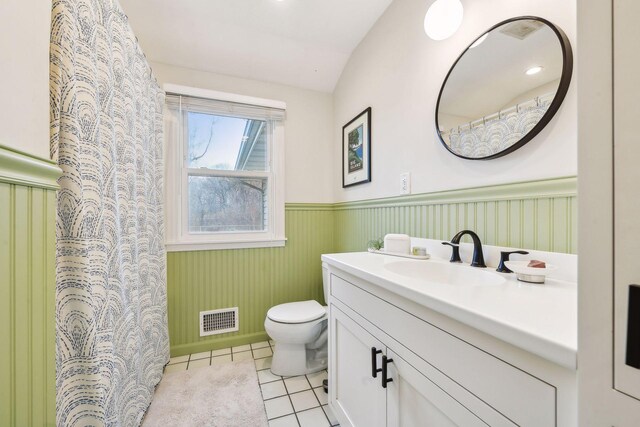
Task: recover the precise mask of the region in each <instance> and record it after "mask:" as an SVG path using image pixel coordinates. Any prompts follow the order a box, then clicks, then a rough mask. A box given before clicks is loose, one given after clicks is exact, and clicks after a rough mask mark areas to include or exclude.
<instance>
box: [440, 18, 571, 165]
mask: <svg viewBox="0 0 640 427" xmlns="http://www.w3.org/2000/svg"><path fill="white" fill-rule="evenodd" d="M522 20H533V21H540V22H542V23H544V24H545V25H547V26H548V27H549V28H551V29H552V30H553V32H554V33H555V34H556V36H557V37H558V41H559V42H560V46H561V48H562V74H561V76H560V84H559V85H558V91H557V92H556V95H555V96H554V98H553V101H551V104H550V105H549V108H548V109H547V111H546V112H545V113H544V115H543V116H542V118H541V119H540V121H539V122H538V123H536V125H535V126H534V127H533V128H532V129H531V130H530V131H529V132H528V133H527V134H526V135H525V136H523V137H522V138H520V140H519V141H518V142H516V143H515V144H513V145H512V146H511V147H509V148H507V149H505V150H502V151H500V152H499V153H495V154H492V155H490V156H486V157H466V156H462V155H460V154H457V153H455V152H453V151H452V150H451V149H450V148H449V146H448V145H447V144H446V143H445V142H444V139H443V138H442V134H441V133H440V125H439V123H438V110H439V109H440V98H441V97H442V92H443V91H444V87H445V86H446V84H447V81H448V80H449V76H450V75H451V72H452V71H453V70H454V68H455V67H456V65H457V64H458V62H459V61H460V59H461V58H462V57H463V56H464V54H465V53H466V52H467V51H468V50H469V48H470V47H471V45H472V44H474V43H475V42H476V41H477V40H478V39H479V38H480V37H482V36H483V35H485V34H487V33H489V32H491V31H493V30H495V29H496V28H498V27H501V26H503V25H505V24H508V23H510V22H514V21H522ZM572 73H573V50H572V49H571V43H570V42H569V38H567V35H566V34H565V33H564V31H562V30H561V29H560V28H558V27H557V26H555V25H554V24H553V23H551V22H550V21H548V20H546V19H544V18H540V17H538V16H518V17H515V18H509V19H506V20H504V21H502V22H499V23H497V24H496V25H494V26H492V27H491V28H489V29H488V30H486V31H484V32H483V33H482V34H480V35H479V36H478V37H477V38H476V39H475V40H473V41H472V42H471V43H469V46H467V48H466V49H465V50H463V51H462V53H461V54H460V55H459V56H458V58H457V59H456V60H455V62H454V63H453V65H452V66H451V68H450V69H449V72H448V73H447V76H446V77H445V78H444V82H442V86H441V87H440V93H438V102H437V103H436V114H435V116H436V117H435V122H436V133H437V134H438V138H439V139H440V142H441V143H442V145H443V146H444V147H445V148H446V149H447V151H449V152H450V153H451V154H453V155H454V156H457V157H460V158H462V159H466V160H491V159H497V158H498V157H502V156H506V155H507V154H509V153H512V152H514V151H516V150H517V149H518V148H521V147H522V146H523V145H525V144H526V143H527V142H529V141H531V140H532V139H533V138H534V137H535V136H536V135H537V134H539V133H540V131H542V129H544V128H545V126H547V124H549V122H550V121H551V119H552V118H553V116H554V115H555V114H556V113H557V112H558V110H559V109H560V105H562V101H564V98H565V96H566V94H567V91H568V90H569V84H570V83H571V75H572Z"/></svg>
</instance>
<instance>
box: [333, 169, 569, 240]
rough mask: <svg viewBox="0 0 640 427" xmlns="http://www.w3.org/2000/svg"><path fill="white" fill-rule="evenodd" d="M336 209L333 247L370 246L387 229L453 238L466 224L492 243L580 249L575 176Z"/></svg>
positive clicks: (379, 201) (363, 203)
mask: <svg viewBox="0 0 640 427" xmlns="http://www.w3.org/2000/svg"><path fill="white" fill-rule="evenodd" d="M334 209H335V215H336V216H335V224H336V230H335V236H336V239H335V244H336V246H335V252H349V251H362V250H366V247H367V242H368V241H369V240H371V239H373V238H377V237H383V236H384V235H385V234H387V233H406V234H409V235H411V236H415V237H424V238H431V239H442V240H450V239H451V238H452V237H453V236H454V234H455V233H457V232H458V231H460V230H463V229H467V228H468V229H471V230H474V231H476V232H477V233H478V235H479V236H480V238H481V240H482V242H483V243H485V244H489V245H497V246H511V247H518V248H526V249H538V250H543V251H552V252H564V253H575V252H576V250H577V228H576V227H577V200H576V178H575V177H571V178H561V179H555V180H546V181H537V182H526V183H516V184H506V185H499V186H493V187H483V188H478V189H464V190H454V191H447V192H441V193H432V194H426V195H416V196H409V197H397V198H390V199H383V200H372V201H361V202H353V203H339V204H336V205H334ZM466 238H467V239H468V236H467V237H466Z"/></svg>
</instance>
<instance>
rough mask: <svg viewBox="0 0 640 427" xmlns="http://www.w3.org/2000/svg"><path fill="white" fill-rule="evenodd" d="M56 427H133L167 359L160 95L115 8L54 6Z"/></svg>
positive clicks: (103, 3)
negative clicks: (57, 175) (57, 169)
mask: <svg viewBox="0 0 640 427" xmlns="http://www.w3.org/2000/svg"><path fill="white" fill-rule="evenodd" d="M51 31H52V33H51V54H50V59H51V78H50V92H51V154H52V157H53V158H54V159H57V161H58V164H59V165H60V167H61V168H62V170H63V176H62V178H60V180H59V184H60V187H61V189H60V191H59V193H58V207H57V224H56V227H57V254H56V255H57V287H56V317H57V318H56V322H57V337H56V344H57V355H56V357H57V360H56V375H57V378H56V386H57V402H56V409H57V424H58V425H60V426H80V425H82V426H84V425H95V426H99V425H108V426H137V425H139V424H140V421H141V418H142V416H143V414H144V412H145V410H146V409H147V406H148V405H149V403H150V402H151V398H152V396H153V392H154V387H155V386H156V385H157V383H158V382H159V381H160V378H161V376H162V368H163V366H164V365H165V364H166V363H167V361H168V359H169V338H168V328H167V296H166V257H165V250H164V235H163V233H164V224H163V206H162V201H163V190H162V171H163V155H162V108H163V103H164V93H163V92H162V90H161V89H160V88H159V86H158V84H157V82H156V81H155V78H154V77H153V75H152V73H151V70H150V68H149V65H148V63H147V61H146V59H145V57H144V55H143V54H142V52H141V50H140V48H139V46H138V43H137V40H136V38H135V36H134V34H133V32H132V31H131V28H130V27H129V24H128V22H127V17H126V16H125V15H124V13H123V11H122V9H121V7H120V5H119V4H118V1H117V0H54V1H53V11H52V27H51Z"/></svg>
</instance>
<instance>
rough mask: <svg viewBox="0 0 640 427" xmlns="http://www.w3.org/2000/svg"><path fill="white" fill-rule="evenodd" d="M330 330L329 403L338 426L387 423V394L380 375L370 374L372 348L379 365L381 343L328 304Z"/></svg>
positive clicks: (366, 425)
mask: <svg viewBox="0 0 640 427" xmlns="http://www.w3.org/2000/svg"><path fill="white" fill-rule="evenodd" d="M330 321H331V330H330V332H329V337H330V345H331V347H332V349H331V351H330V359H329V375H330V377H329V382H330V383H331V386H330V391H329V403H330V405H331V408H332V409H333V411H334V413H335V415H336V417H337V418H338V421H339V422H340V425H341V426H342V427H345V426H354V427H376V426H385V425H386V393H385V389H384V388H382V386H381V385H380V375H379V374H377V378H373V377H372V372H371V368H372V359H371V348H372V347H375V348H376V349H380V350H382V352H381V353H379V354H377V355H376V364H377V365H378V366H380V363H381V361H382V355H383V354H384V347H383V344H382V343H381V342H380V341H378V340H377V339H375V338H374V337H373V335H371V334H369V333H368V332H367V331H365V330H364V329H363V328H362V327H361V326H360V325H358V324H357V323H356V322H354V321H353V320H352V319H351V318H350V317H349V316H347V315H346V314H344V313H343V312H342V311H340V310H339V309H337V308H336V307H335V306H331V309H330Z"/></svg>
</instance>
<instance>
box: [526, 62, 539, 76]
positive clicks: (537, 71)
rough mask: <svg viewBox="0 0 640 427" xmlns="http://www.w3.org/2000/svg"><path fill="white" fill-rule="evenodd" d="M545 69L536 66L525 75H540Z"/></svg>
mask: <svg viewBox="0 0 640 427" xmlns="http://www.w3.org/2000/svg"><path fill="white" fill-rule="evenodd" d="M543 68H544V67H541V66H539V65H536V66H535V67H531V68H529V69H528V70H527V71H525V73H526V74H527V76H533V75H534V74H538V73H539V72H540V71H542V69H543Z"/></svg>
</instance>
